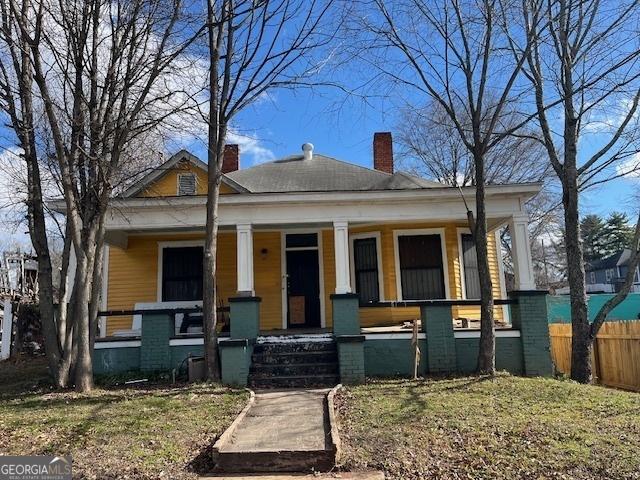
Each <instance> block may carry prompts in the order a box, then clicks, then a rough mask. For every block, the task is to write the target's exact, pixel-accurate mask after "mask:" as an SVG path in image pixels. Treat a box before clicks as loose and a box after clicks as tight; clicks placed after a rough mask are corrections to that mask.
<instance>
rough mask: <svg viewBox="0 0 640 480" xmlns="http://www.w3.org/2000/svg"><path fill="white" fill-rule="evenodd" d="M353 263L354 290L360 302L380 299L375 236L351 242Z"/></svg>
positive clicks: (364, 302)
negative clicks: (354, 275)
mask: <svg viewBox="0 0 640 480" xmlns="http://www.w3.org/2000/svg"><path fill="white" fill-rule="evenodd" d="M353 263H354V270H355V274H356V292H358V295H359V297H360V303H361V304H366V303H371V302H378V301H379V300H380V290H379V285H378V250H377V247H376V239H375V238H362V239H357V240H354V242H353Z"/></svg>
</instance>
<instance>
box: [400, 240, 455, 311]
mask: <svg viewBox="0 0 640 480" xmlns="http://www.w3.org/2000/svg"><path fill="white" fill-rule="evenodd" d="M398 248H399V252H398V253H399V255H400V281H401V283H402V297H403V298H404V299H405V300H428V299H433V298H445V288H444V268H443V265H442V246H441V243H440V235H407V236H404V235H403V236H400V237H398Z"/></svg>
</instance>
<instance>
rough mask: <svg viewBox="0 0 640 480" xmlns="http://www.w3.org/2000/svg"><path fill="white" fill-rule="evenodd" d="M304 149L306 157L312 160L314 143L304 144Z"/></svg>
mask: <svg viewBox="0 0 640 480" xmlns="http://www.w3.org/2000/svg"><path fill="white" fill-rule="evenodd" d="M302 151H303V152H304V159H305V160H311V159H312V158H313V143H305V144H304V145H302Z"/></svg>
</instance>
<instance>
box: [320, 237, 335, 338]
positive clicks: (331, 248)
mask: <svg viewBox="0 0 640 480" xmlns="http://www.w3.org/2000/svg"><path fill="white" fill-rule="evenodd" d="M322 260H323V261H322V271H323V274H324V310H325V314H324V315H325V321H326V326H327V328H330V327H332V326H333V310H332V308H331V295H332V294H334V293H336V250H335V244H334V241H333V230H323V231H322Z"/></svg>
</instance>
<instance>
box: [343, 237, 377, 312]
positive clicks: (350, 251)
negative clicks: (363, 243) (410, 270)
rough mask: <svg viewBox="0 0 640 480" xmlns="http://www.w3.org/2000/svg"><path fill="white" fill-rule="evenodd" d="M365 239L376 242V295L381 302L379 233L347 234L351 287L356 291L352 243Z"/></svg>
mask: <svg viewBox="0 0 640 480" xmlns="http://www.w3.org/2000/svg"><path fill="white" fill-rule="evenodd" d="M366 238H375V240H376V257H377V259H376V260H377V262H378V294H379V297H380V299H379V300H380V301H381V302H383V301H384V300H385V298H386V297H385V295H384V273H383V271H382V240H381V235H380V232H362V233H352V234H349V265H350V267H351V268H350V269H349V270H350V274H351V286H352V287H353V290H354V291H355V289H356V266H355V254H354V248H355V247H354V243H355V240H364V239H366Z"/></svg>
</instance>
